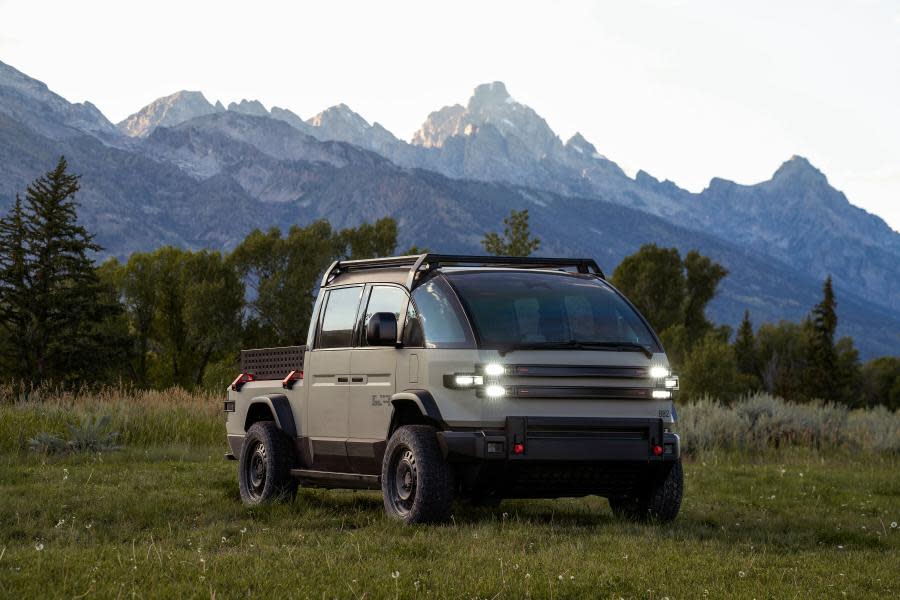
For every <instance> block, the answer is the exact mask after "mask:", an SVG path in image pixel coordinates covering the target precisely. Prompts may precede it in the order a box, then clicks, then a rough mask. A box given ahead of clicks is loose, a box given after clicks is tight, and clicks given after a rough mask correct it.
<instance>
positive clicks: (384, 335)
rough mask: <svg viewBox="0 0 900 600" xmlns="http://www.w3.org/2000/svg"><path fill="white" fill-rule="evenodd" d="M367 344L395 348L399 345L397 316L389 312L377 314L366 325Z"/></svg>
mask: <svg viewBox="0 0 900 600" xmlns="http://www.w3.org/2000/svg"><path fill="white" fill-rule="evenodd" d="M366 343H367V344H368V345H370V346H394V345H396V344H397V315H395V314H394V313H389V312H380V313H375V314H374V315H372V316H371V318H369V324H368V325H366Z"/></svg>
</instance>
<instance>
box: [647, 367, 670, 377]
mask: <svg viewBox="0 0 900 600" xmlns="http://www.w3.org/2000/svg"><path fill="white" fill-rule="evenodd" d="M668 376H669V370H668V369H667V368H665V367H660V366H656V367H650V377H652V378H653V379H662V378H663V377H668Z"/></svg>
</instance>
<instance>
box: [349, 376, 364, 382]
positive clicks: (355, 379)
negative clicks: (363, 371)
mask: <svg viewBox="0 0 900 600" xmlns="http://www.w3.org/2000/svg"><path fill="white" fill-rule="evenodd" d="M350 381H352V382H353V383H362V382H363V381H365V380H364V379H363V378H362V377H352V378H351V379H350Z"/></svg>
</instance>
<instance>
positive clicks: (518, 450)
mask: <svg viewBox="0 0 900 600" xmlns="http://www.w3.org/2000/svg"><path fill="white" fill-rule="evenodd" d="M524 453H525V444H513V454H524Z"/></svg>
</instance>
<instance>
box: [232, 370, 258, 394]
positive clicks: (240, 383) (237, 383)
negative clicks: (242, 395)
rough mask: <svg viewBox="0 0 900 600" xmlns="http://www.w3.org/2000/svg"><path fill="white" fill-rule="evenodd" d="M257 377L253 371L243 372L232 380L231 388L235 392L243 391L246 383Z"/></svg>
mask: <svg viewBox="0 0 900 600" xmlns="http://www.w3.org/2000/svg"><path fill="white" fill-rule="evenodd" d="M255 379H256V378H255V377H254V376H253V373H241V374H240V375H238V376H237V378H236V379H235V380H234V381H232V382H231V389H233V390H234V391H235V392H239V391H241V388H242V387H244V384H245V383H247V382H248V381H254V380H255Z"/></svg>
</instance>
